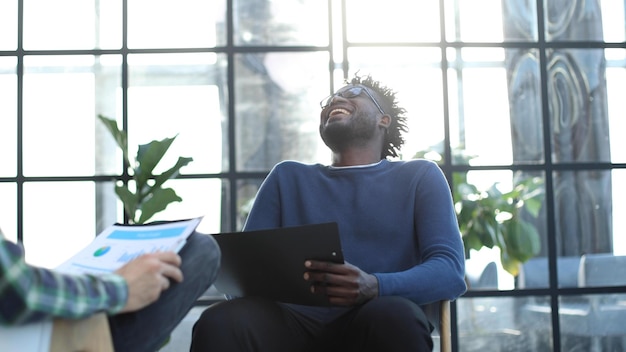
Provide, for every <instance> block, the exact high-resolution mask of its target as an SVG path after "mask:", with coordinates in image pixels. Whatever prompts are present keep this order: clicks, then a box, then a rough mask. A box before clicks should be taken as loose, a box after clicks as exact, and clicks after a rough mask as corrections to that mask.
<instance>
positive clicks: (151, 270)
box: [116, 252, 183, 312]
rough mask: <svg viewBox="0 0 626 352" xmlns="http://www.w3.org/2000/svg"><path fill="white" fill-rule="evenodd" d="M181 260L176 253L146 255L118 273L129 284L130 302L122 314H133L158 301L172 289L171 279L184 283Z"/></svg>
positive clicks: (123, 267) (128, 264)
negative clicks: (168, 289)
mask: <svg viewBox="0 0 626 352" xmlns="http://www.w3.org/2000/svg"><path fill="white" fill-rule="evenodd" d="M180 263H181V258H180V256H179V255H178V254H176V253H174V252H157V253H150V254H144V255H142V256H140V257H137V258H136V259H134V260H132V261H130V262H128V263H126V264H125V265H124V266H122V267H121V268H119V269H118V270H117V271H116V273H117V274H118V275H121V276H122V277H123V278H124V279H125V280H126V283H127V284H128V301H126V306H125V307H124V309H122V312H133V311H136V310H139V309H141V308H143V307H145V306H147V305H149V304H151V303H153V302H154V301H156V300H157V299H158V298H159V296H160V295H161V292H162V291H164V290H166V289H167V288H168V287H170V279H172V280H174V281H176V282H181V281H183V272H182V271H180V268H179V267H180Z"/></svg>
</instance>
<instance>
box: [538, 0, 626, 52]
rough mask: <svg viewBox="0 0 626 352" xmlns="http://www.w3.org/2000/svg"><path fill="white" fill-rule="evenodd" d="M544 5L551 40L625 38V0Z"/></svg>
mask: <svg viewBox="0 0 626 352" xmlns="http://www.w3.org/2000/svg"><path fill="white" fill-rule="evenodd" d="M544 7H545V16H546V18H545V28H546V40H548V41H580V40H584V41H587V40H591V41H607V42H613V41H615V42H623V41H624V34H625V31H624V28H626V27H625V26H624V17H625V12H624V2H623V1H622V0H601V1H585V2H580V1H563V0H546V1H545V2H544Z"/></svg>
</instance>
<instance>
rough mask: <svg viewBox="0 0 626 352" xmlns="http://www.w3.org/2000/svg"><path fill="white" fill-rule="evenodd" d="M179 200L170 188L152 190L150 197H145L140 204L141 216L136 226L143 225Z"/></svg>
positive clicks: (180, 199)
mask: <svg viewBox="0 0 626 352" xmlns="http://www.w3.org/2000/svg"><path fill="white" fill-rule="evenodd" d="M180 201H182V198H180V197H179V196H178V195H177V194H176V192H175V191H174V190H173V189H171V188H153V189H152V192H151V194H150V197H147V198H146V199H145V201H144V202H143V204H141V208H140V210H141V216H140V217H139V220H137V223H138V224H143V223H145V222H146V221H147V220H149V219H150V218H152V216H154V214H156V213H158V212H160V211H162V210H165V208H167V206H168V205H169V204H170V203H173V202H180Z"/></svg>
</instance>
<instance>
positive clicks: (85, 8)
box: [24, 0, 122, 50]
mask: <svg viewBox="0 0 626 352" xmlns="http://www.w3.org/2000/svg"><path fill="white" fill-rule="evenodd" d="M121 23H122V1H121V0H110V1H95V0H56V1H48V0H25V1H24V48H26V49H31V50H34V49H56V50H58V49H99V48H103V49H106V48H111V49H117V48H120V47H121V46H122V28H121Z"/></svg>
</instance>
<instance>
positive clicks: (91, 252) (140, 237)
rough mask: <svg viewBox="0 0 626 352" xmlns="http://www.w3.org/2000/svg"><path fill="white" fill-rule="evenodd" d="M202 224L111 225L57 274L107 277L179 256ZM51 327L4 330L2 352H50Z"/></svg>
mask: <svg viewBox="0 0 626 352" xmlns="http://www.w3.org/2000/svg"><path fill="white" fill-rule="evenodd" d="M201 220H202V217H199V218H193V219H188V220H178V221H169V222H163V223H157V224H147V225H122V224H114V225H111V226H110V227H108V228H107V229H106V230H104V231H103V232H101V233H100V234H99V235H98V236H96V238H95V239H94V240H93V241H92V242H91V243H90V244H88V245H87V246H86V247H85V248H84V249H83V250H81V251H80V252H78V253H77V254H75V255H74V256H73V257H71V258H70V259H69V260H67V261H66V262H64V263H63V264H61V265H60V266H59V267H58V268H57V270H58V271H62V272H66V273H89V274H98V273H105V272H111V271H115V270H116V269H118V268H119V267H121V266H122V265H124V264H125V263H127V262H129V261H131V260H132V259H134V258H136V257H138V256H140V255H142V254H144V253H151V252H157V251H168V250H171V251H175V252H178V251H179V250H180V249H181V248H182V247H183V246H184V245H185V243H186V241H187V237H189V235H191V234H192V233H193V231H194V230H195V229H196V227H197V226H198V224H200V221H201ZM52 327H53V322H52V321H44V322H39V323H32V324H27V325H22V326H13V327H4V326H2V327H0V352H4V351H7V352H8V351H29V352H30V351H32V352H44V351H45V352H47V351H48V350H49V348H50V347H49V346H50V338H51V336H52Z"/></svg>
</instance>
